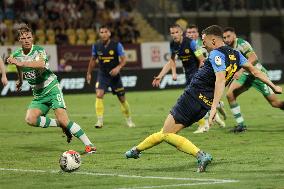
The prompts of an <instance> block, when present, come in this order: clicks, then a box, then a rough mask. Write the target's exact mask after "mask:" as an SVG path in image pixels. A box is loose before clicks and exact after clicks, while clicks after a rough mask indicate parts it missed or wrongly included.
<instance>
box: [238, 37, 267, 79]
mask: <svg viewBox="0 0 284 189" xmlns="http://www.w3.org/2000/svg"><path fill="white" fill-rule="evenodd" d="M233 48H234V49H235V50H238V51H240V52H241V53H242V54H243V55H244V57H246V58H248V56H249V54H250V53H253V52H254V50H253V48H252V46H251V45H250V43H249V42H247V41H246V40H244V39H242V38H236V40H235V42H234V46H233ZM254 66H255V67H256V68H257V69H259V70H262V71H264V70H265V69H264V68H263V66H262V65H261V63H260V62H259V61H258V60H257V62H256V64H255V65H254ZM244 73H246V74H247V75H248V72H246V71H245V72H244Z"/></svg>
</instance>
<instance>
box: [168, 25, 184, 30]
mask: <svg viewBox="0 0 284 189" xmlns="http://www.w3.org/2000/svg"><path fill="white" fill-rule="evenodd" d="M169 28H179V29H181V30H182V28H181V26H180V25H179V24H172V25H170V27H169Z"/></svg>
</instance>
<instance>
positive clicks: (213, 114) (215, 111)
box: [208, 107, 217, 127]
mask: <svg viewBox="0 0 284 189" xmlns="http://www.w3.org/2000/svg"><path fill="white" fill-rule="evenodd" d="M216 113H217V109H216V107H215V108H214V107H211V110H210V115H209V119H208V123H209V127H211V126H212V125H213V122H214V120H215V115H216Z"/></svg>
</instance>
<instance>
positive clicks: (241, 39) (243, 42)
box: [236, 37, 250, 46]
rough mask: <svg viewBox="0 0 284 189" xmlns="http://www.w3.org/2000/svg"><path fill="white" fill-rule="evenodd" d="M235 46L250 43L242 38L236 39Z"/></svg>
mask: <svg viewBox="0 0 284 189" xmlns="http://www.w3.org/2000/svg"><path fill="white" fill-rule="evenodd" d="M236 40H237V44H238V45H240V46H245V45H250V43H249V42H248V41H246V40H244V39H243V38H240V37H238V38H237V39H236Z"/></svg>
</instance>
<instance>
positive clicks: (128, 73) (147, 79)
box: [0, 64, 284, 97]
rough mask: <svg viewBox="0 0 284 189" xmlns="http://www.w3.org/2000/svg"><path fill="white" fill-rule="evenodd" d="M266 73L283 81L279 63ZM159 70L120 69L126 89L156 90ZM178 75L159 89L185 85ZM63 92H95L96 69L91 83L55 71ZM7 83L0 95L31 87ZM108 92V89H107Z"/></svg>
mask: <svg viewBox="0 0 284 189" xmlns="http://www.w3.org/2000/svg"><path fill="white" fill-rule="evenodd" d="M266 68H267V70H268V75H269V77H270V78H271V80H272V81H274V82H275V83H284V76H283V73H284V68H283V66H281V64H277V65H275V64H271V65H266ZM159 72H160V69H159V68H153V69H139V70H135V69H131V70H123V71H122V73H121V74H122V82H123V85H124V87H125V89H126V90H127V91H147V90H157V88H153V87H152V80H153V77H154V76H155V75H157V74H158V73H159ZM177 73H178V77H177V80H176V81H173V80H172V76H171V74H167V75H166V76H165V77H164V78H163V79H162V81H161V85H160V89H178V88H184V87H185V77H184V74H183V71H182V69H181V68H178V69H177ZM56 75H57V76H58V80H59V82H60V85H61V87H62V89H63V93H64V94H80V93H95V78H96V75H97V71H94V75H93V81H92V82H91V83H92V84H91V85H88V84H87V83H86V79H85V76H86V72H58V73H56ZM8 78H9V83H8V85H7V86H5V87H3V86H2V85H0V91H1V97H5V96H29V95H31V94H32V93H31V88H30V86H29V84H28V83H27V81H24V83H23V86H22V91H21V92H20V93H18V92H16V79H17V75H16V74H15V73H8ZM109 92H110V89H109Z"/></svg>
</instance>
